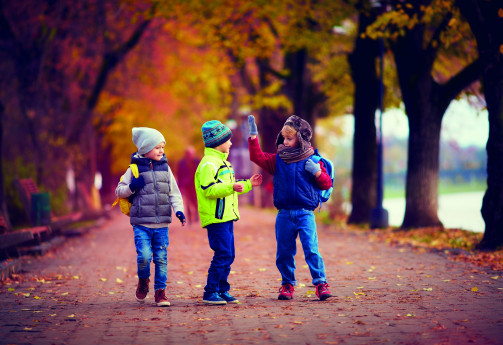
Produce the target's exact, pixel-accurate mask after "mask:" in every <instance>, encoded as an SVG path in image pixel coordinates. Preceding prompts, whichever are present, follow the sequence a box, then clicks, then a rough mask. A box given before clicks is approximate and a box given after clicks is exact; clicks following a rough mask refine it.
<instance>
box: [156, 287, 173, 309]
mask: <svg viewBox="0 0 503 345" xmlns="http://www.w3.org/2000/svg"><path fill="white" fill-rule="evenodd" d="M154 299H155V304H157V306H158V307H169V306H170V303H169V301H168V299H167V298H166V294H165V293H164V289H158V290H156V291H155V296H154Z"/></svg>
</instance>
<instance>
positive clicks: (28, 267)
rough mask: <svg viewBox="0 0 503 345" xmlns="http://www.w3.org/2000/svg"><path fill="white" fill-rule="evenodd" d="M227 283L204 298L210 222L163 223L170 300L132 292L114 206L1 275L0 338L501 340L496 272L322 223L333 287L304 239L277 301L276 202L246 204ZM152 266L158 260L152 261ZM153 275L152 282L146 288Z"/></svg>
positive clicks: (128, 247) (129, 243)
mask: <svg viewBox="0 0 503 345" xmlns="http://www.w3.org/2000/svg"><path fill="white" fill-rule="evenodd" d="M241 212H242V219H241V220H240V221H239V222H237V223H236V225H235V237H236V254H237V257H236V261H235V262H234V264H233V266H232V272H231V276H230V283H231V286H232V290H231V293H232V294H233V295H235V296H236V297H238V298H239V300H240V301H241V303H240V304H235V305H226V306H206V305H204V304H203V303H202V293H203V287H204V285H205V280H206V272H207V269H208V267H209V263H210V260H211V257H212V252H211V250H210V249H209V246H208V244H207V237H206V234H205V231H204V230H202V229H200V228H199V227H198V226H195V225H191V226H187V227H184V228H182V227H181V226H180V225H179V224H177V222H175V223H173V224H172V226H171V227H170V245H169V248H168V260H169V262H168V287H167V290H166V295H167V297H168V299H169V300H170V302H171V306H170V307H168V308H160V307H157V306H155V305H154V304H153V293H150V294H149V297H148V300H147V302H146V303H145V304H143V305H140V304H138V303H137V302H136V301H135V299H134V292H135V288H136V283H137V278H136V261H135V259H136V254H135V249H134V244H133V237H132V230H131V226H130V225H129V222H128V221H129V219H128V218H127V217H126V216H123V215H122V214H119V213H117V214H116V215H114V216H113V218H112V219H111V220H109V221H107V222H105V223H104V224H102V225H101V226H100V227H98V228H95V229H93V230H91V231H90V232H88V233H87V234H85V235H83V236H81V237H76V238H70V239H68V240H67V242H66V243H65V244H63V245H62V246H60V247H59V248H57V249H56V250H54V251H52V252H50V253H48V254H46V255H44V256H42V257H38V258H30V257H26V258H25V259H24V263H23V272H21V273H20V274H19V275H16V276H15V277H14V279H13V280H8V281H4V282H2V283H1V284H0V300H1V308H0V344H207V345H210V344H381V343H382V344H503V273H502V272H495V271H488V270H485V269H481V268H478V267H475V266H471V265H470V264H467V263H462V262H454V261H451V260H449V259H448V258H446V257H445V255H443V254H438V253H431V252H421V251H417V250H414V249H412V248H408V247H392V246H389V245H388V244H385V243H377V242H373V241H371V240H370V239H369V236H367V235H366V234H365V233H364V232H361V233H358V232H350V231H347V230H343V229H338V228H336V227H333V226H330V227H329V226H320V227H319V230H318V231H319V239H320V251H321V252H322V255H323V257H324V260H325V265H326V268H327V276H328V278H329V284H330V286H331V290H332V293H333V294H334V295H335V297H334V298H331V299H329V300H327V301H324V302H320V301H319V300H317V298H316V296H315V294H314V287H313V286H312V285H311V279H310V275H309V270H308V268H307V265H306V264H305V261H304V257H303V253H302V249H301V246H300V244H299V245H298V248H299V251H298V254H297V257H296V261H297V279H298V281H299V283H300V286H298V287H297V288H296V290H295V295H294V300H292V301H278V300H277V294H278V288H279V285H280V276H279V273H278V271H277V269H276V267H275V263H274V258H275V239H274V221H275V215H276V212H275V211H272V210H257V209H253V208H251V207H242V209H241ZM152 272H153V269H152ZM152 289H153V283H151V290H152Z"/></svg>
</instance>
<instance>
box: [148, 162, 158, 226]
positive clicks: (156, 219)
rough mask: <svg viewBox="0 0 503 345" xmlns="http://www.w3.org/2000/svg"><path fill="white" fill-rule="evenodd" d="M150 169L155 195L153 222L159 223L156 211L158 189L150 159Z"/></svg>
mask: <svg viewBox="0 0 503 345" xmlns="http://www.w3.org/2000/svg"><path fill="white" fill-rule="evenodd" d="M149 166H150V171H151V174H152V181H154V196H155V205H154V209H155V222H156V223H159V213H158V209H159V207H158V203H159V200H158V197H157V196H158V193H159V192H158V190H157V181H156V179H155V172H154V165H153V164H152V160H150V164H149Z"/></svg>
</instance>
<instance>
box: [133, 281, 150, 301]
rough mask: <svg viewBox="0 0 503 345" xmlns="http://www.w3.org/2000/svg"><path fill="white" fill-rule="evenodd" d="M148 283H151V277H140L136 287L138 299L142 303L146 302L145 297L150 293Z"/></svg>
mask: <svg viewBox="0 0 503 345" xmlns="http://www.w3.org/2000/svg"><path fill="white" fill-rule="evenodd" d="M148 283H150V279H148V278H140V279H138V286H137V287H136V300H137V301H138V302H140V303H143V302H145V298H146V297H147V294H148Z"/></svg>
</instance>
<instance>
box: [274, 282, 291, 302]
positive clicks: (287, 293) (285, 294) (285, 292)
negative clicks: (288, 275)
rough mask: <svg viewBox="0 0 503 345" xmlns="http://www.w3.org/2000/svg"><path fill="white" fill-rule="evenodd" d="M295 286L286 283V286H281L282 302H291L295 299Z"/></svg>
mask: <svg viewBox="0 0 503 345" xmlns="http://www.w3.org/2000/svg"><path fill="white" fill-rule="evenodd" d="M293 291H294V288H293V285H292V284H288V283H286V284H285V285H281V287H280V288H279V296H278V299H281V300H289V299H293Z"/></svg>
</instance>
